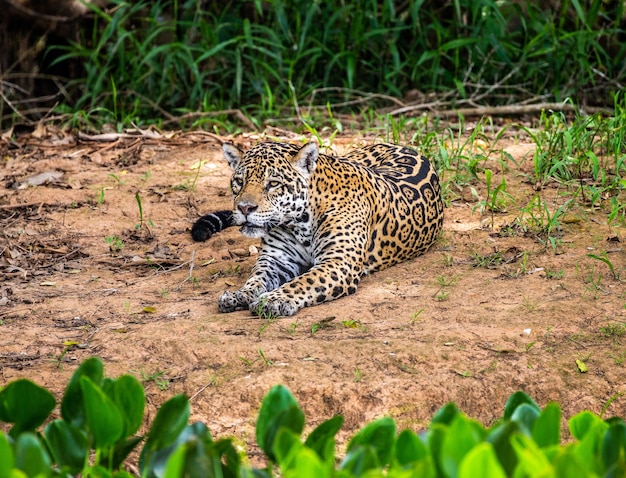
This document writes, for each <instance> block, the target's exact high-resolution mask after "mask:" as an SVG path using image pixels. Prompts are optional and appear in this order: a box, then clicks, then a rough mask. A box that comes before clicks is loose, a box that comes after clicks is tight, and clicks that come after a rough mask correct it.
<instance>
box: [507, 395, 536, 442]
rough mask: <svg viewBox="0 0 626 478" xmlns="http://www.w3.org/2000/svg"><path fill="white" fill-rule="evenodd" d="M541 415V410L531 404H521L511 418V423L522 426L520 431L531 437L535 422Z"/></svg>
mask: <svg viewBox="0 0 626 478" xmlns="http://www.w3.org/2000/svg"><path fill="white" fill-rule="evenodd" d="M540 414H541V409H538V408H535V407H533V406H532V405H530V404H529V403H521V404H520V405H519V406H518V407H517V408H515V411H514V412H513V415H512V416H511V421H513V422H517V423H519V424H520V429H521V430H522V431H523V432H524V433H526V435H528V436H530V434H531V431H532V429H533V427H534V425H535V421H536V420H537V418H538V417H539V415H540Z"/></svg>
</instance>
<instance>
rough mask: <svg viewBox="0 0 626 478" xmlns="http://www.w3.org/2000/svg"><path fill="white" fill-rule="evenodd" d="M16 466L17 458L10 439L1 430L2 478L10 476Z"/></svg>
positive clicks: (0, 471) (0, 458)
mask: <svg viewBox="0 0 626 478" xmlns="http://www.w3.org/2000/svg"><path fill="white" fill-rule="evenodd" d="M14 466H15V457H14V456H13V450H12V448H11V443H10V442H9V438H8V437H7V436H6V435H5V434H4V432H3V431H1V430H0V478H5V477H8V476H9V472H10V471H11V470H12V469H13V467H14Z"/></svg>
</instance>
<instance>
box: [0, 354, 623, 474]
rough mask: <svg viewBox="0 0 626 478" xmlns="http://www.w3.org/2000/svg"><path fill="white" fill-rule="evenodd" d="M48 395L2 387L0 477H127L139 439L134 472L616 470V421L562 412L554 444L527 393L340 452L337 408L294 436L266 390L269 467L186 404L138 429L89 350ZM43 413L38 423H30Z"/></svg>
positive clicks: (25, 387)
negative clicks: (488, 410)
mask: <svg viewBox="0 0 626 478" xmlns="http://www.w3.org/2000/svg"><path fill="white" fill-rule="evenodd" d="M55 405H56V401H55V399H54V397H53V396H52V394H51V393H50V392H49V391H47V390H45V389H43V388H41V387H39V386H37V385H35V384H34V383H32V382H30V381H28V380H24V379H21V380H17V381H15V382H12V383H10V384H8V385H7V386H6V387H4V388H3V389H2V390H1V391H0V422H5V423H12V424H13V427H12V428H11V429H10V431H9V432H8V434H5V433H3V432H0V478H24V477H52V476H58V477H70V476H76V475H81V476H92V477H129V476H132V475H131V474H130V473H128V472H127V471H124V466H123V465H124V463H125V461H127V459H128V456H129V454H130V453H131V451H132V450H133V449H134V448H135V447H136V446H137V445H139V443H140V442H141V441H144V445H143V449H142V451H141V454H140V456H139V470H140V472H141V476H146V477H166V478H178V477H181V476H191V477H195V476H198V477H212V476H214V477H238V476H241V477H268V478H269V477H271V476H283V477H298V478H307V477H312V478H320V477H332V476H334V477H346V478H349V477H378V476H388V477H398V478H399V477H402V478H404V477H406V478H409V477H433V478H434V477H458V478H471V477H477V476H489V477H504V476H516V477H526V476H527V477H534V476H537V477H538V476H541V477H571V476H577V477H594V476H606V477H618V476H624V474H625V473H626V424H625V423H624V421H623V420H622V419H621V418H617V417H615V418H611V419H609V420H603V419H602V418H601V417H598V416H597V415H595V414H593V413H591V412H588V411H584V412H581V413H579V414H578V415H576V416H574V417H572V418H571V419H570V420H569V430H570V433H571V436H572V440H571V441H570V442H569V443H568V444H566V445H562V444H561V409H560V407H559V405H558V404H556V403H550V404H548V405H547V406H546V407H545V408H544V409H543V410H542V409H541V408H540V407H539V406H538V405H537V404H536V403H535V402H534V401H533V400H532V399H531V398H530V397H529V396H528V395H526V394H525V393H523V392H516V393H514V394H513V395H511V397H510V398H509V400H508V401H507V403H506V405H505V408H504V413H503V416H502V418H501V419H500V420H499V421H498V422H497V423H496V424H494V425H493V426H491V427H489V428H485V427H484V426H483V425H482V424H480V423H478V422H477V421H475V420H472V419H471V418H468V417H467V416H465V415H464V414H463V413H461V412H460V411H459V410H458V408H457V407H456V406H455V405H454V404H448V405H446V406H444V407H443V408H441V409H440V410H439V411H438V412H437V413H436V414H435V415H434V416H433V418H432V421H431V423H430V426H429V427H428V430H426V431H425V432H424V433H423V434H421V435H417V434H415V433H414V432H413V431H411V430H404V431H402V432H401V433H399V434H398V433H397V430H396V424H395V422H394V420H393V419H391V418H381V419H378V420H375V421H373V422H371V423H369V424H367V425H366V426H365V427H364V428H363V429H361V430H360V431H359V432H357V433H356V434H355V435H354V436H353V437H352V438H351V439H350V441H349V442H348V445H347V448H346V453H345V456H344V457H343V458H342V459H341V460H339V458H338V457H337V455H336V451H335V436H336V435H337V433H338V431H339V430H340V428H341V426H342V424H343V419H342V417H341V416H335V417H333V418H330V419H329V420H327V421H325V422H323V423H321V424H320V425H318V426H317V427H316V428H315V429H313V430H312V431H311V433H309V434H308V435H307V436H306V438H305V437H303V435H302V431H303V429H304V424H305V417H304V413H303V412H302V410H301V408H300V406H299V404H298V402H297V401H296V399H295V398H294V397H293V395H291V393H290V392H289V391H288V390H287V389H286V388H285V387H283V386H280V385H278V386H275V387H272V389H271V390H270V391H269V393H268V394H267V395H266V396H265V398H264V400H263V403H262V405H261V409H260V411H259V416H258V419H257V424H256V439H257V443H258V445H259V447H260V449H261V450H262V451H263V453H264V454H265V457H266V458H267V460H268V467H267V468H263V469H258V468H252V467H251V466H250V465H248V464H247V463H246V460H245V455H244V454H241V453H239V452H238V451H237V450H236V448H235V447H234V445H233V443H232V441H231V440H230V439H220V440H217V441H216V440H213V438H212V437H211V434H210V432H209V430H208V429H207V428H206V426H205V425H204V424H203V423H200V422H197V423H194V424H192V425H188V424H187V423H188V420H189V414H190V410H189V402H188V399H187V398H186V397H185V396H184V395H177V396H175V397H173V398H172V399H170V400H168V401H167V402H165V403H164V404H163V405H162V407H161V408H160V410H159V411H158V413H157V415H156V417H155V419H154V422H153V423H152V426H151V428H150V430H149V432H148V433H147V434H146V435H145V436H143V437H142V436H138V435H136V433H137V432H138V430H139V429H140V427H141V425H142V423H143V413H144V407H145V396H144V391H143V388H142V387H141V385H140V384H139V382H138V381H137V380H136V379H135V378H133V377H131V376H128V375H123V376H121V377H119V378H117V379H110V378H104V376H103V366H102V362H101V361H100V360H99V359H97V358H91V359H88V360H86V361H85V362H83V363H82V365H81V366H80V367H79V368H78V369H77V370H76V372H75V373H74V375H73V377H72V379H71V381H70V383H69V385H68V387H67V389H66V391H65V394H64V396H63V400H62V402H61V418H58V419H56V420H52V421H50V420H49V415H50V413H51V412H52V411H53V409H54V408H55ZM46 421H48V423H47V425H46V426H45V427H44V429H43V430H40V427H41V426H42V425H43V424H44V422H46Z"/></svg>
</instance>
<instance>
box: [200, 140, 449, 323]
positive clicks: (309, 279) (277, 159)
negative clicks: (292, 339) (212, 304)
mask: <svg viewBox="0 0 626 478" xmlns="http://www.w3.org/2000/svg"><path fill="white" fill-rule="evenodd" d="M224 155H225V157H226V160H227V161H228V163H229V165H230V167H231V168H232V170H233V176H232V180H231V188H232V191H233V196H234V208H233V210H232V211H230V212H231V213H232V215H231V216H228V214H227V213H229V211H218V212H216V213H213V214H209V215H207V216H203V217H201V218H200V219H199V220H198V221H197V222H196V223H195V224H194V226H193V229H192V233H193V238H194V239H196V240H204V239H206V238H207V237H210V235H211V234H213V233H215V232H218V231H219V230H221V229H224V228H225V227H229V226H231V225H238V226H241V232H242V233H243V234H244V235H246V236H248V237H260V238H261V242H262V245H261V250H260V253H259V257H258V259H257V262H256V264H255V266H254V268H253V269H252V273H251V275H250V277H249V278H248V280H247V281H246V283H245V284H244V285H243V287H241V289H239V290H235V291H226V292H224V293H223V294H222V295H221V297H220V298H219V300H218V306H219V310H220V311H221V312H231V311H234V310H241V309H249V310H250V311H251V312H253V313H255V314H258V315H264V316H288V315H293V314H295V313H296V312H297V311H298V310H300V309H301V308H302V307H307V306H312V305H316V304H320V303H322V302H327V301H330V300H334V299H337V298H339V297H342V296H344V295H347V294H353V293H354V292H355V291H356V289H357V286H358V284H359V281H360V280H361V277H363V276H364V275H365V274H368V273H370V272H373V271H377V270H380V269H384V268H386V267H389V266H392V265H394V264H397V263H399V262H402V261H406V260H408V259H411V258H413V257H415V256H418V255H419V254H422V253H423V252H425V251H426V250H427V249H428V248H429V247H430V246H431V245H432V244H433V242H434V241H435V240H436V238H437V236H438V235H439V232H440V231H441V227H442V224H443V203H442V201H441V196H440V188H439V179H438V177H437V174H436V172H435V170H434V168H433V167H432V165H431V164H430V162H429V161H428V160H427V159H426V158H424V157H422V156H420V155H418V154H417V153H416V152H415V151H413V150H412V149H409V148H405V147H402V146H395V145H391V144H376V145H372V146H366V147H363V148H360V149H357V150H354V151H352V152H351V153H349V154H347V155H346V156H345V157H334V156H328V155H324V154H320V153H319V150H318V147H317V145H316V144H315V143H309V144H306V145H305V146H303V147H301V148H300V147H298V146H296V145H292V144H286V143H261V144H259V145H257V146H255V147H253V148H252V149H250V150H249V151H247V152H246V153H244V152H242V151H240V150H239V149H238V148H236V147H235V146H233V145H231V144H225V145H224ZM216 216H217V217H219V218H220V221H216V220H215V217H216Z"/></svg>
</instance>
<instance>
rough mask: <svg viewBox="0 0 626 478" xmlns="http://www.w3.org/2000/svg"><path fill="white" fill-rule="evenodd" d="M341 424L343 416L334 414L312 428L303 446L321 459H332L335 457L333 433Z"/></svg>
mask: <svg viewBox="0 0 626 478" xmlns="http://www.w3.org/2000/svg"><path fill="white" fill-rule="evenodd" d="M342 425H343V417H342V416H341V415H335V416H334V417H333V418H330V419H329V420H326V421H325V422H323V423H321V424H320V425H318V426H317V427H316V428H315V430H313V431H312V432H311V433H310V434H309V436H308V437H307V439H306V441H305V442H304V446H306V447H307V448H310V449H312V450H313V451H315V452H316V453H317V455H318V456H319V457H320V458H321V459H322V460H323V461H329V460H332V461H334V458H335V435H337V433H338V432H339V430H340V429H341V426H342Z"/></svg>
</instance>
